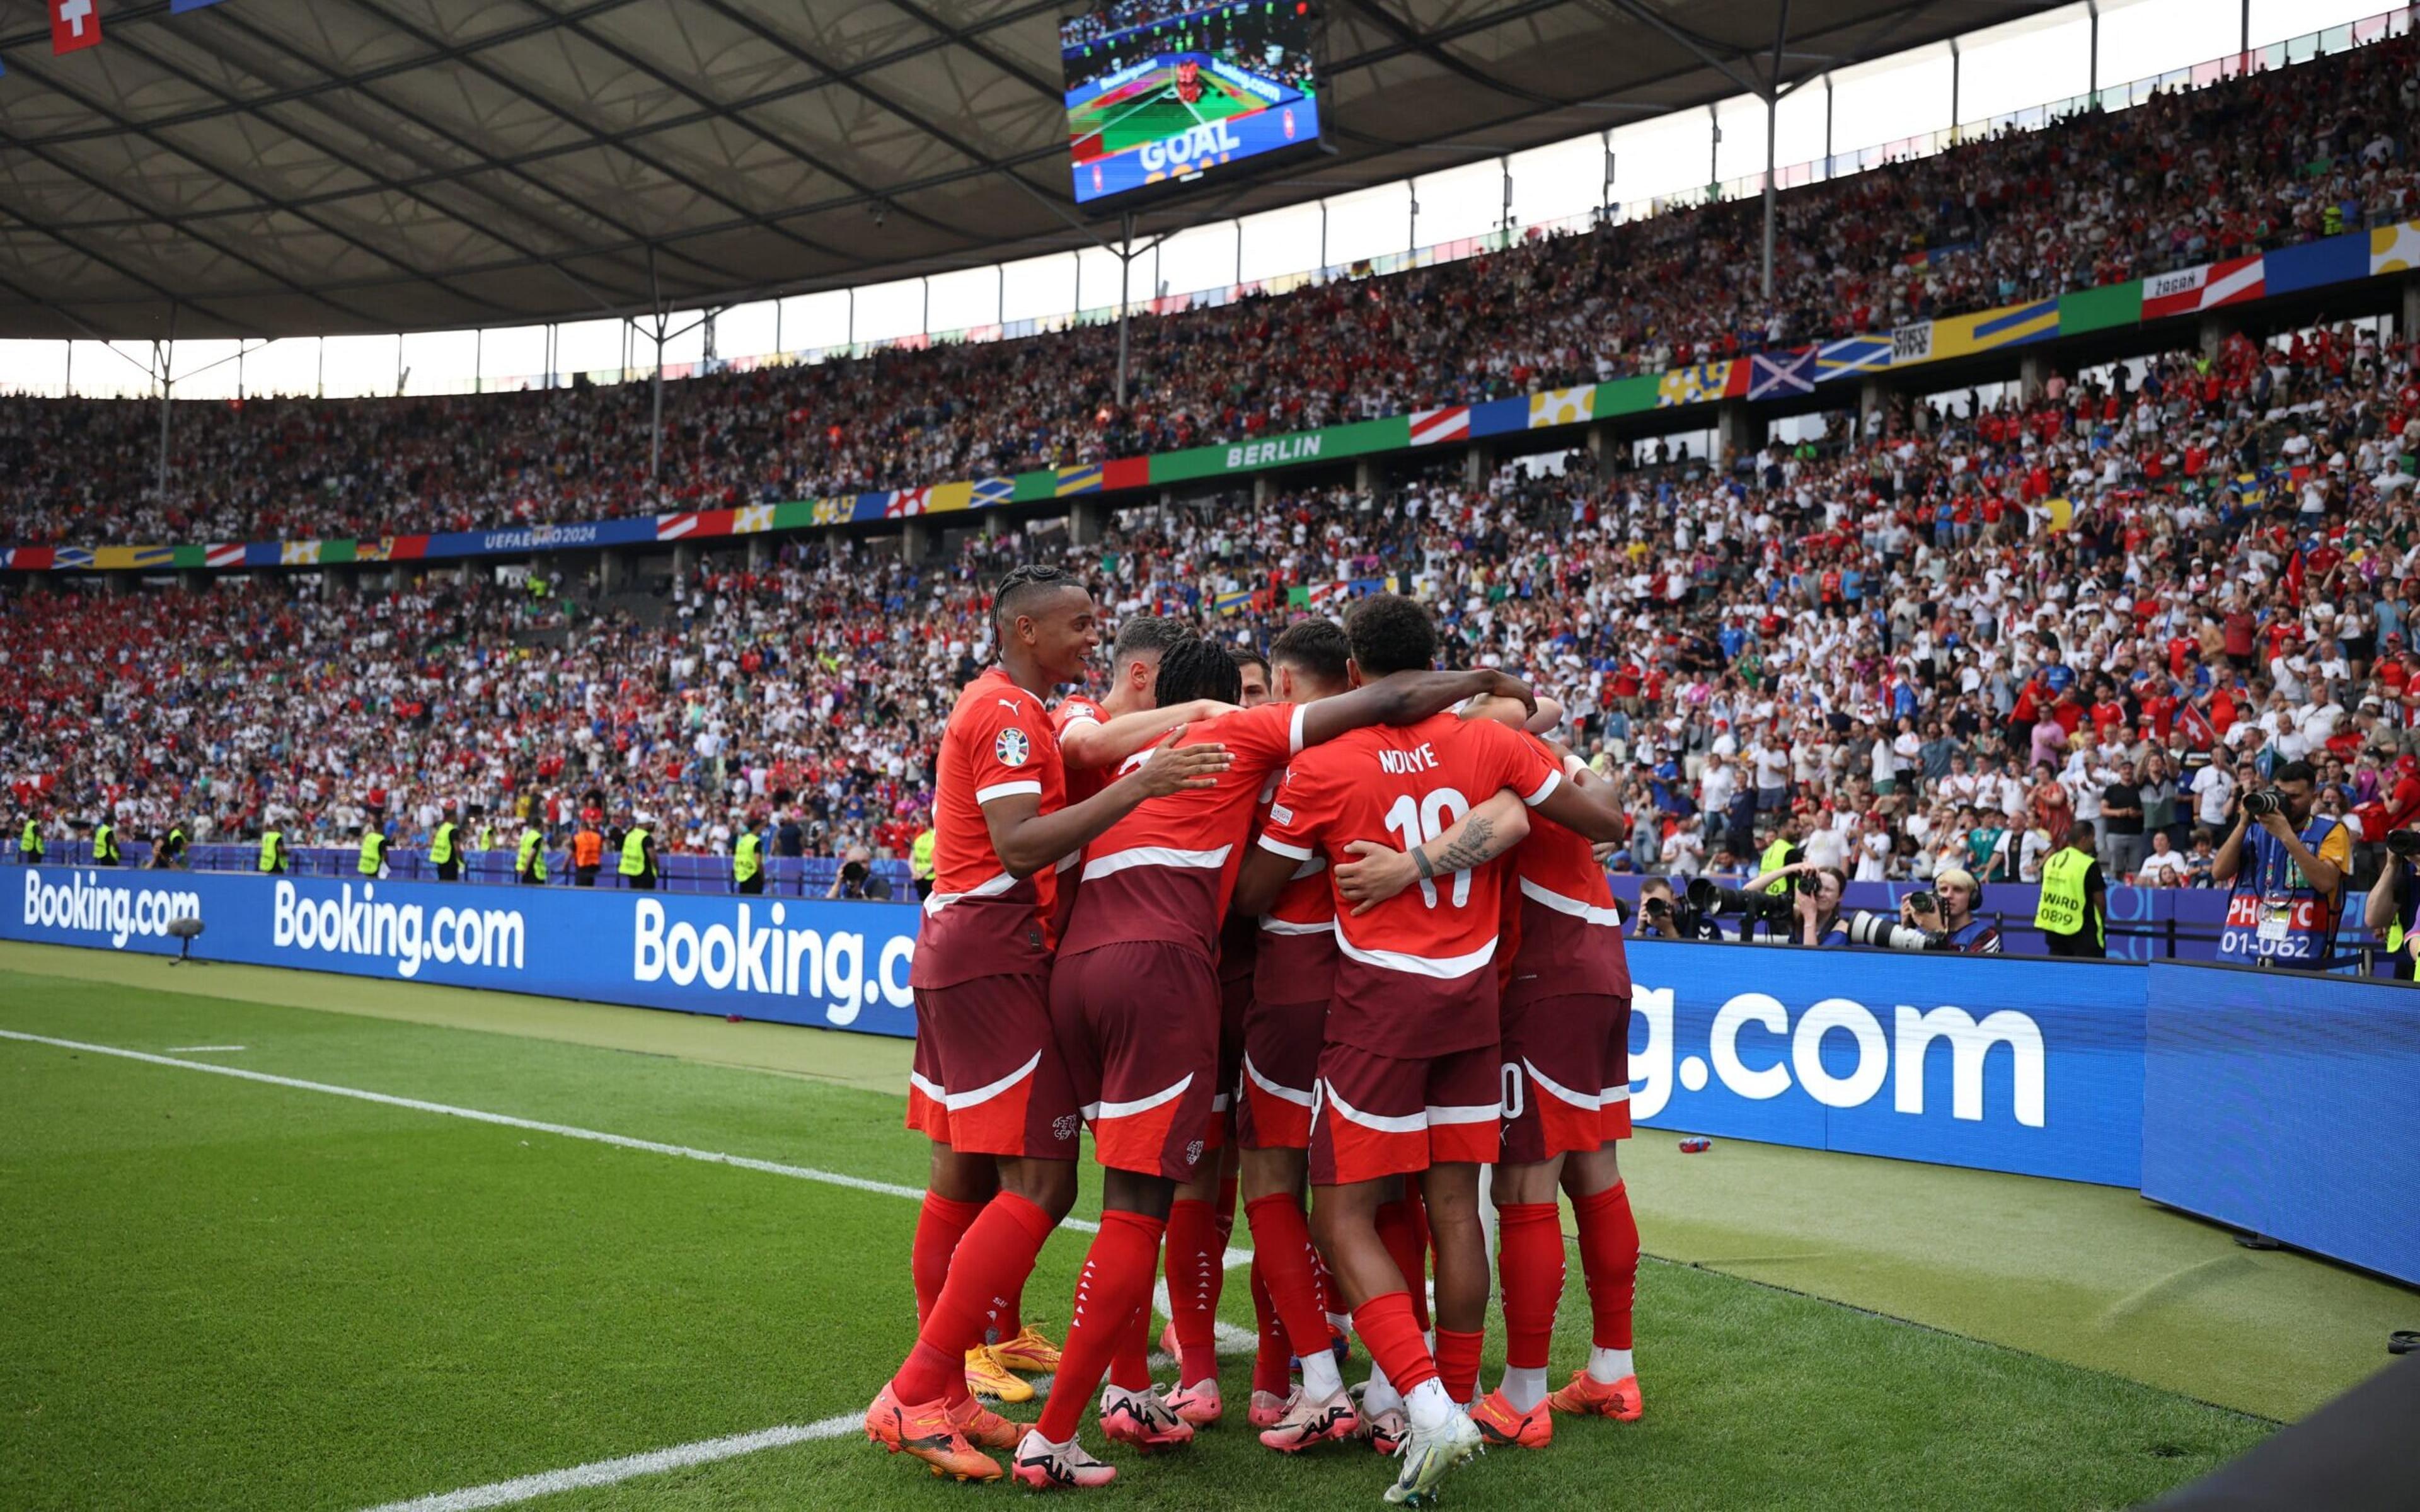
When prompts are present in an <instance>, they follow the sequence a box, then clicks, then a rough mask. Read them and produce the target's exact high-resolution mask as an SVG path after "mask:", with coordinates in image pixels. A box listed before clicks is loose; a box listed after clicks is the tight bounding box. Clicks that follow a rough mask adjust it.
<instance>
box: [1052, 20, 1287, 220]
mask: <svg viewBox="0 0 2420 1512" xmlns="http://www.w3.org/2000/svg"><path fill="white" fill-rule="evenodd" d="M1317 19H1318V14H1317V8H1316V7H1315V6H1314V5H1312V4H1311V0H1239V3H1236V4H1233V5H1221V6H1204V7H1199V8H1191V9H1188V8H1185V4H1184V0H1168V3H1166V4H1158V5H1155V4H1153V3H1151V0H1111V3H1110V4H1107V5H1104V6H1101V7H1100V8H1096V9H1093V10H1088V11H1086V12H1084V13H1083V14H1082V15H1079V16H1077V17H1075V18H1074V19H1072V20H1070V21H1067V22H1065V23H1063V24H1062V25H1061V26H1060V28H1059V48H1060V57H1061V61H1062V63H1063V66H1064V69H1065V75H1066V85H1067V138H1068V150H1069V155H1070V158H1071V159H1072V165H1073V168H1074V172H1075V189H1076V200H1077V202H1078V204H1088V203H1091V202H1094V201H1098V200H1109V199H1112V198H1114V197H1116V196H1119V195H1125V194H1135V193H1138V192H1139V191H1143V190H1147V189H1150V188H1152V187H1153V186H1155V185H1163V186H1164V185H1173V184H1183V183H1188V182H1191V181H1193V180H1196V179H1199V178H1201V177H1204V176H1205V175H1207V176H1217V175H1219V174H1221V173H1222V172H1225V171H1227V170H1229V169H1231V168H1232V166H1233V165H1234V164H1237V163H1242V162H1250V161H1252V160H1254V159H1262V158H1266V157H1268V156H1270V155H1271V154H1275V153H1284V152H1287V151H1288V150H1289V149H1297V148H1300V149H1309V148H1312V147H1316V146H1317V145H1318V142H1319V98H1318V80H1317V77H1316V70H1315V68H1314V65H1313V62H1312V57H1311V43H1312V39H1313V35H1314V33H1315V31H1316V22H1317Z"/></svg>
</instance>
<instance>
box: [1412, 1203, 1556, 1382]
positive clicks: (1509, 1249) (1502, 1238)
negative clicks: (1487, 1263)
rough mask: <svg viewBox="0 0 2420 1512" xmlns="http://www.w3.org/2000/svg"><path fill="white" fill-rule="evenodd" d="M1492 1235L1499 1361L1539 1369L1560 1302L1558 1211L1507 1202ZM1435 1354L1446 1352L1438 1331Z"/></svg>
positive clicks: (1547, 1206) (1499, 1210) (1552, 1207)
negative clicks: (1499, 1304)
mask: <svg viewBox="0 0 2420 1512" xmlns="http://www.w3.org/2000/svg"><path fill="white" fill-rule="evenodd" d="M1496 1236H1497V1254H1496V1269H1497V1275H1498V1276H1499V1277H1500V1278H1501V1282H1502V1288H1503V1292H1504V1363H1505V1364H1506V1365H1510V1366H1512V1367H1513V1368H1514V1369H1521V1370H1528V1369H1544V1368H1545V1365H1546V1354H1547V1350H1549V1348H1551V1346H1552V1344H1553V1340H1554V1335H1555V1309H1556V1307H1557V1306H1558V1305H1559V1304H1561V1302H1562V1298H1563V1225H1562V1211H1561V1210H1560V1209H1559V1208H1558V1207H1557V1206H1556V1205H1555V1204H1554V1203H1551V1202H1508V1203H1506V1204H1504V1205H1503V1206H1501V1207H1499V1208H1497V1210H1496ZM1437 1351H1438V1353H1440V1354H1442V1353H1444V1351H1445V1335H1444V1334H1443V1333H1442V1332H1440V1333H1439V1334H1438V1335H1437ZM1447 1384H1448V1385H1449V1387H1450V1385H1451V1384H1452V1383H1451V1382H1450V1381H1449V1382H1448V1383H1447Z"/></svg>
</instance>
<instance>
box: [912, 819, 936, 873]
mask: <svg viewBox="0 0 2420 1512" xmlns="http://www.w3.org/2000/svg"><path fill="white" fill-rule="evenodd" d="M936 838H937V837H936V836H935V835H934V833H933V832H932V831H931V830H929V829H928V830H926V831H924V832H923V834H921V835H919V836H917V837H916V843H914V844H913V845H910V846H908V847H907V872H908V874H909V875H910V876H912V877H914V878H915V879H916V880H917V881H919V882H930V881H932V880H933V842H934V841H935V839H936Z"/></svg>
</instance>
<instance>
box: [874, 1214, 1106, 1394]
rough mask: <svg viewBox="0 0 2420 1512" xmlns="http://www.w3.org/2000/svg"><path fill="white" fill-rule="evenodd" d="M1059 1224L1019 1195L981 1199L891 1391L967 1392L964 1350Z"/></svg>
mask: <svg viewBox="0 0 2420 1512" xmlns="http://www.w3.org/2000/svg"><path fill="white" fill-rule="evenodd" d="M1054 1227H1057V1225H1056V1223H1055V1222H1054V1221H1053V1220H1052V1219H1051V1216H1050V1215H1049V1214H1048V1213H1047V1212H1045V1211H1042V1210H1041V1209H1040V1208H1038V1207H1035V1206H1034V1205H1033V1204H1032V1202H1029V1201H1027V1200H1026V1199H1025V1198H1023V1197H1021V1196H1017V1195H1016V1193H1014V1192H1002V1193H1001V1194H1000V1195H999V1196H995V1197H993V1198H992V1199H991V1200H990V1201H989V1202H986V1203H985V1204H984V1211H982V1213H981V1214H979V1215H978V1216H977V1217H976V1218H975V1221H974V1222H973V1223H972V1224H970V1225H969V1226H968V1227H967V1231H966V1236H965V1237H964V1238H962V1239H960V1240H959V1241H958V1247H957V1250H956V1252H955V1254H954V1256H953V1257H952V1259H951V1263H950V1278H949V1280H948V1281H947V1282H946V1283H944V1284H943V1285H942V1287H941V1294H940V1295H939V1297H936V1298H935V1299H933V1306H932V1310H931V1311H930V1312H929V1313H927V1314H926V1315H925V1318H924V1322H923V1327H921V1328H919V1329H918V1330H917V1333H916V1348H915V1350H913V1351H912V1352H910V1353H909V1354H908V1356H907V1364H906V1365H901V1366H900V1367H899V1374H898V1375H896V1376H894V1377H892V1381H891V1389H892V1393H893V1395H895V1396H898V1398H899V1399H900V1400H901V1401H902V1402H905V1403H908V1404H910V1405H913V1404H915V1403H919V1402H929V1401H936V1400H939V1399H940V1398H942V1397H944V1396H948V1395H949V1394H950V1391H951V1383H952V1382H953V1381H954V1382H956V1384H957V1387H958V1389H960V1390H964V1389H965V1386H966V1375H967V1350H969V1349H970V1348H972V1347H973V1346H974V1344H975V1342H976V1341H977V1340H978V1339H981V1338H982V1337H983V1336H984V1331H985V1330H986V1329H988V1328H990V1327H992V1326H993V1324H994V1323H995V1321H996V1320H997V1319H998V1317H999V1312H998V1309H999V1308H1000V1307H1001V1305H1002V1299H1003V1298H1004V1297H1006V1296H1007V1294H1008V1293H1009V1292H1011V1291H1013V1290H1016V1289H1017V1288H1020V1287H1022V1286H1023V1285H1024V1283H1025V1278H1026V1277H1027V1276H1029V1275H1032V1273H1033V1257H1035V1256H1037V1255H1039V1254H1041V1253H1042V1243H1043V1241H1045V1240H1047V1239H1048V1238H1049V1237H1050V1230H1051V1229H1052V1228H1054ZM1145 1263H1146V1264H1148V1263H1149V1262H1148V1261H1147V1260H1146V1262H1145ZM1144 1284H1145V1285H1146V1286H1148V1285H1149V1282H1148V1280H1146V1281H1145V1283H1144Z"/></svg>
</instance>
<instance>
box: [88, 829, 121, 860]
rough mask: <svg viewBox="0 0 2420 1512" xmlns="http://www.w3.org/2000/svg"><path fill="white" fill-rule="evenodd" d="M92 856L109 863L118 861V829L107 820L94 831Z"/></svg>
mask: <svg viewBox="0 0 2420 1512" xmlns="http://www.w3.org/2000/svg"><path fill="white" fill-rule="evenodd" d="M92 858H93V859H94V860H95V861H97V862H101V863H104V864H109V865H115V864H116V861H117V830H116V827H115V826H114V825H111V824H110V823H109V822H108V821H107V820H103V821H101V825H100V826H99V827H98V828H96V829H94V830H93V832H92Z"/></svg>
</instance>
